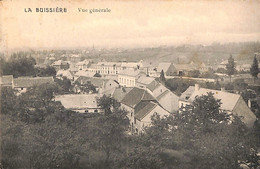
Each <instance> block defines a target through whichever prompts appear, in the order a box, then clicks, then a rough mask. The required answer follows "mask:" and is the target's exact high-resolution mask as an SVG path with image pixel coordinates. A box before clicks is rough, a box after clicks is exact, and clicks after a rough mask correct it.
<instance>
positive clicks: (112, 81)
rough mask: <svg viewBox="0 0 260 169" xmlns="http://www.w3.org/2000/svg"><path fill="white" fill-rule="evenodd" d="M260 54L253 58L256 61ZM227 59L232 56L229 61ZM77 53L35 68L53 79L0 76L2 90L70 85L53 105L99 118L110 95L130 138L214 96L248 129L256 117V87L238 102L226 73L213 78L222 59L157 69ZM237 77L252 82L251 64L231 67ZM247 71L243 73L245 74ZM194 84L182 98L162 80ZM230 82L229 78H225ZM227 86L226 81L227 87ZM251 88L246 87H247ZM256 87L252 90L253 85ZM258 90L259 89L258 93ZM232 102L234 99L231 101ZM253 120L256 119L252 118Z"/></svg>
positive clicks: (19, 91)
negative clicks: (125, 119)
mask: <svg viewBox="0 0 260 169" xmlns="http://www.w3.org/2000/svg"><path fill="white" fill-rule="evenodd" d="M258 55H259V54H255V57H257V56H258ZM231 57H232V56H231ZM82 59H83V58H82V57H81V55H80V54H70V55H66V54H62V55H60V56H57V55H55V53H50V54H49V57H46V58H45V61H44V63H43V64H39V65H37V64H36V65H35V67H45V68H46V67H52V68H54V69H55V72H56V74H55V76H53V77H52V76H49V77H13V75H4V76H2V77H1V81H0V82H1V86H9V87H12V88H13V89H15V90H16V91H17V94H18V95H19V94H22V93H24V92H26V91H27V89H28V88H30V87H33V86H37V85H41V84H44V83H55V82H54V81H55V80H54V79H60V80H63V79H64V78H65V79H66V80H68V81H69V84H70V88H69V90H68V91H67V93H63V94H62V95H56V96H55V98H54V100H55V101H59V102H61V103H62V105H63V106H64V107H65V108H66V109H68V110H72V111H75V112H79V113H102V112H103V111H104V110H102V108H101V107H98V104H97V99H98V98H100V97H102V96H103V95H107V96H111V97H113V98H114V99H116V100H117V101H118V102H119V103H121V107H122V109H125V110H127V111H128V115H127V117H128V118H129V120H130V127H129V128H130V133H132V134H134V133H136V134H140V133H141V132H143V131H144V129H145V128H146V127H148V126H150V125H151V117H152V116H153V115H154V113H157V114H158V115H160V116H161V117H163V116H166V115H169V114H174V113H175V112H177V111H180V110H181V108H183V107H184V106H185V105H187V104H192V102H193V101H194V99H195V97H196V96H201V95H206V94H207V93H210V92H211V93H214V97H215V98H217V99H220V100H221V103H222V105H221V110H223V111H227V112H228V113H229V114H233V115H237V116H239V117H242V119H243V120H242V121H243V122H244V123H245V124H246V125H247V126H251V127H252V126H253V125H254V123H255V122H256V121H257V116H259V115H257V113H259V100H260V97H259V96H260V95H259V93H258V94H256V91H255V90H253V89H255V88H256V89H257V87H258V88H259V83H253V84H252V83H251V84H252V85H253V87H254V88H253V89H250V88H248V89H247V91H248V92H251V93H253V94H254V96H253V97H249V98H247V100H245V99H243V97H242V96H241V94H242V92H241V90H234V89H233V90H230V89H227V90H225V83H227V82H229V77H228V75H227V74H224V73H218V71H217V70H222V71H223V70H225V69H226V65H228V60H224V61H222V62H221V63H219V64H218V65H216V66H215V67H213V66H210V65H207V64H205V63H204V62H196V63H194V62H193V61H189V62H188V63H186V64H176V63H172V62H160V63H158V65H154V64H153V65H152V64H151V63H150V64H147V63H145V62H144V61H143V60H140V61H139V62H127V61H121V62H119V61H117V62H107V61H104V60H102V61H97V62H94V61H93V60H92V59H84V60H82ZM234 68H235V70H236V72H243V73H241V74H239V73H237V74H236V75H231V76H232V80H233V81H234V80H240V81H241V80H243V81H244V80H246V81H252V77H251V75H250V73H249V72H250V68H251V65H250V64H240V65H237V64H235V67H234ZM208 72H216V73H211V77H207V78H206V77H199V76H198V75H196V74H198V73H199V74H203V73H204V74H207V73H208ZM245 72H247V74H246V73H245ZM180 79H181V80H182V79H184V80H188V81H193V83H191V84H193V85H191V86H187V88H186V89H184V90H183V92H182V93H180V92H175V91H174V90H171V87H170V85H169V84H168V85H167V82H166V80H167V81H173V82H174V81H179V80H180ZM230 80H231V77H230ZM226 81H227V82H226ZM205 83H206V84H218V86H217V87H215V88H212V87H211V88H207V86H206V87H201V85H200V84H202V86H205ZM249 83H250V82H249ZM255 85H256V86H255ZM258 90H259V89H258ZM231 98H233V99H231ZM252 105H253V106H252ZM256 115H257V116H256Z"/></svg>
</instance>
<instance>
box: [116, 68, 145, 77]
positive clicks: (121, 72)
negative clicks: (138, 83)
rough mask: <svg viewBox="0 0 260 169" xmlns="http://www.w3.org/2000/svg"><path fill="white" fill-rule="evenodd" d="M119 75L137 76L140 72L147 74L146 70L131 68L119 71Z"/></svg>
mask: <svg viewBox="0 0 260 169" xmlns="http://www.w3.org/2000/svg"><path fill="white" fill-rule="evenodd" d="M118 74H119V75H124V76H132V77H136V76H138V75H139V74H145V73H144V72H141V71H140V70H134V71H133V70H129V69H125V70H121V71H119V73H118Z"/></svg>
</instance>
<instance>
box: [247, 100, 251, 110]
mask: <svg viewBox="0 0 260 169" xmlns="http://www.w3.org/2000/svg"><path fill="white" fill-rule="evenodd" d="M247 105H248V107H249V108H251V100H249V99H248V101H247Z"/></svg>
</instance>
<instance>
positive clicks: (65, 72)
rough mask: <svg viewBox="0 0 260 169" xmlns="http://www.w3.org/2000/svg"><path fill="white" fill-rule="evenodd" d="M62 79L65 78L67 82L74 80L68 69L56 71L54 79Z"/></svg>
mask: <svg viewBox="0 0 260 169" xmlns="http://www.w3.org/2000/svg"><path fill="white" fill-rule="evenodd" d="M63 77H66V78H68V79H69V80H74V75H73V73H72V72H71V71H70V70H68V69H67V70H63V69H60V70H58V71H57V73H56V78H58V79H62V78H63Z"/></svg>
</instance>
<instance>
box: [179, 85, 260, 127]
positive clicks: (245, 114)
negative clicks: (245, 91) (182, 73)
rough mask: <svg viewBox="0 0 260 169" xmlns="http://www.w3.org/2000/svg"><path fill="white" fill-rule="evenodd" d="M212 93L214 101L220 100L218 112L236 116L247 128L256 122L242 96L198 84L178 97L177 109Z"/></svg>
mask: <svg viewBox="0 0 260 169" xmlns="http://www.w3.org/2000/svg"><path fill="white" fill-rule="evenodd" d="M210 92H211V93H213V94H214V97H215V98H216V99H220V100H221V103H222V104H221V105H220V110H222V111H226V112H227V113H228V114H230V115H237V116H239V117H241V118H242V119H241V120H242V121H243V122H244V123H245V124H246V125H247V126H248V127H252V126H253V124H254V122H255V121H256V116H255V114H254V113H253V112H252V111H251V110H250V108H249V107H248V106H247V104H246V103H245V101H244V100H243V98H242V96H240V95H239V94H234V93H228V92H226V91H225V90H224V89H223V88H222V90H221V91H219V90H212V89H206V88H200V87H199V85H198V84H195V86H190V87H189V88H188V89H187V90H186V91H185V92H184V93H183V94H182V95H181V97H180V101H179V108H181V107H183V106H185V105H187V104H192V102H193V101H194V100H195V98H196V97H197V96H202V95H207V93H210Z"/></svg>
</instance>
